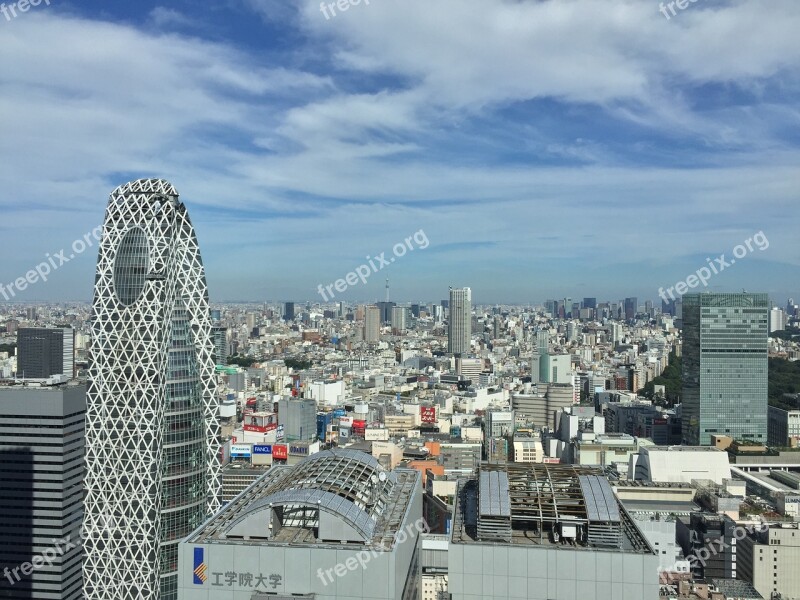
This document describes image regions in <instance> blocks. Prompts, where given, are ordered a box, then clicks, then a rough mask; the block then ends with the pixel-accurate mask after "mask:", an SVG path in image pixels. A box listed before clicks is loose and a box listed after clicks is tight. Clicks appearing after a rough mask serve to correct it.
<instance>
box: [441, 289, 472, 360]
mask: <svg viewBox="0 0 800 600" xmlns="http://www.w3.org/2000/svg"><path fill="white" fill-rule="evenodd" d="M471 338H472V290H470V289H469V288H450V316H449V318H448V320H447V351H448V352H449V353H451V354H458V355H466V354H469V351H470V343H469V342H470V339H471Z"/></svg>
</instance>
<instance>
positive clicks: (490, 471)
mask: <svg viewBox="0 0 800 600" xmlns="http://www.w3.org/2000/svg"><path fill="white" fill-rule="evenodd" d="M452 541H453V543H465V544H471V543H494V544H510V545H526V546H543V547H561V546H564V547H568V548H575V549H581V548H583V549H593V550H609V551H616V552H630V553H638V554H653V553H654V551H653V549H652V548H651V546H650V545H649V543H648V542H647V540H646V539H645V537H644V535H643V534H642V533H641V531H640V530H639V528H638V527H637V526H636V524H635V523H634V521H633V519H632V518H631V516H630V515H629V514H628V512H627V511H626V510H625V508H624V507H623V506H622V504H621V503H620V502H619V500H618V499H617V498H616V496H615V495H614V492H613V490H612V489H611V485H610V484H609V482H608V480H607V479H606V478H605V476H604V475H603V474H602V471H601V470H600V469H597V468H594V467H587V466H582V465H547V464H522V463H516V464H515V463H510V464H505V465H501V464H489V463H483V464H482V465H481V467H480V469H479V471H478V476H477V478H467V479H463V480H461V481H460V483H459V487H458V490H457V494H456V505H455V509H454V516H453V530H452Z"/></svg>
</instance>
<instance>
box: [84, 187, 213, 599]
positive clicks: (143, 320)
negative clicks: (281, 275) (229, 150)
mask: <svg viewBox="0 0 800 600" xmlns="http://www.w3.org/2000/svg"><path fill="white" fill-rule="evenodd" d="M213 354H214V345H213V340H212V337H211V319H210V313H209V306H208V291H207V287H206V280H205V270H204V267H203V262H202V260H201V258H200V251H199V248H198V244H197V239H196V236H195V232H194V228H193V227H192V224H191V221H190V220H189V215H188V213H187V210H186V207H185V206H184V204H183V203H182V202H181V201H180V200H179V198H178V193H177V191H176V190H175V188H173V187H172V185H171V184H169V183H168V182H166V181H163V180H160V179H146V180H139V181H133V182H131V183H128V184H126V185H123V186H121V187H119V188H117V189H116V190H115V191H114V192H113V193H112V194H111V197H110V199H109V203H108V208H107V209H106V215H105V221H104V224H103V237H102V241H101V243H100V252H99V257H98V261H97V272H96V277H95V287H94V299H93V304H92V340H91V352H90V367H89V389H88V394H87V404H88V406H87V419H86V422H87V431H86V506H85V519H84V535H85V536H86V539H85V541H84V547H85V553H86V555H85V562H84V568H83V571H84V594H85V598H86V600H174V599H175V598H176V597H177V567H178V554H177V551H178V542H180V540H181V539H183V538H184V537H185V536H186V535H187V534H188V533H189V532H191V531H192V530H193V529H195V528H196V527H197V526H199V525H200V524H201V523H202V522H203V521H204V520H205V518H206V517H207V516H208V515H209V513H210V512H213V511H215V510H216V509H218V508H219V507H220V496H221V479H220V477H221V474H220V452H219V450H220V435H219V422H218V411H217V398H216V380H215V376H214V361H213ZM109 522H111V523H113V524H114V526H113V527H108V526H107V523H109Z"/></svg>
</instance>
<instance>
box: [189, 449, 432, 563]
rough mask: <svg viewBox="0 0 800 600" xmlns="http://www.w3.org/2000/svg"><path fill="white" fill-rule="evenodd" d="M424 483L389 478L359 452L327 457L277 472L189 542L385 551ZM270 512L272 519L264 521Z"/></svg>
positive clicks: (409, 477)
mask: <svg viewBox="0 0 800 600" xmlns="http://www.w3.org/2000/svg"><path fill="white" fill-rule="evenodd" d="M420 481H421V475H420V473H419V472H418V471H415V470H413V469H396V470H394V471H391V472H390V471H387V470H385V469H384V468H383V467H382V466H381V465H380V463H379V462H378V461H377V460H376V459H375V458H373V457H372V456H371V455H369V454H367V453H365V452H362V451H359V450H349V449H333V450H325V451H323V452H319V453H316V454H312V455H311V456H309V457H308V458H306V459H304V460H303V461H302V462H300V463H298V464H296V465H293V466H273V467H272V468H271V469H270V470H269V471H267V472H266V473H265V474H264V475H263V476H262V477H261V478H260V479H258V480H257V481H256V482H255V483H253V485H251V486H250V487H249V488H248V489H247V490H245V491H244V492H242V494H240V495H239V496H237V497H236V498H235V499H234V500H233V501H232V502H231V503H229V504H228V505H227V506H225V508H224V509H223V510H222V512H220V513H219V514H217V515H216V516H215V517H213V518H212V519H210V520H209V521H208V522H206V523H205V524H204V525H203V526H202V527H201V528H199V529H198V530H197V531H195V532H194V533H193V534H192V535H190V536H189V539H190V540H191V541H192V543H195V542H196V543H209V542H221V541H223V540H224V541H225V542H226V543H245V544H247V543H259V544H271V543H276V544H281V543H291V544H298V543H301V544H314V545H316V544H321V543H322V544H339V543H343V544H351V543H357V544H365V545H370V546H373V547H375V548H380V549H382V550H387V549H389V548H392V547H393V545H394V543H395V537H396V534H397V532H398V530H399V528H400V526H401V524H402V523H403V522H404V519H406V518H407V513H408V511H409V510H411V508H410V507H411V499H412V497H413V496H414V494H415V493H417V491H418V488H419V485H420ZM269 512H271V517H270V518H268V519H265V518H264V514H265V513H269ZM268 524H271V525H268ZM337 524H338V525H337ZM340 526H346V528H345V529H338V527H340ZM270 528H271V529H270ZM340 535H341V537H339V536H340Z"/></svg>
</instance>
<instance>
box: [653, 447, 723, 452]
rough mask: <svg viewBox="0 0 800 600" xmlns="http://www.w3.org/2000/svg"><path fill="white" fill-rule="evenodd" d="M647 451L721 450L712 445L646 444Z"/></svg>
mask: <svg viewBox="0 0 800 600" xmlns="http://www.w3.org/2000/svg"><path fill="white" fill-rule="evenodd" d="M647 452H650V453H652V452H722V450H720V449H719V448H715V447H714V446H648V448H647Z"/></svg>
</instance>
